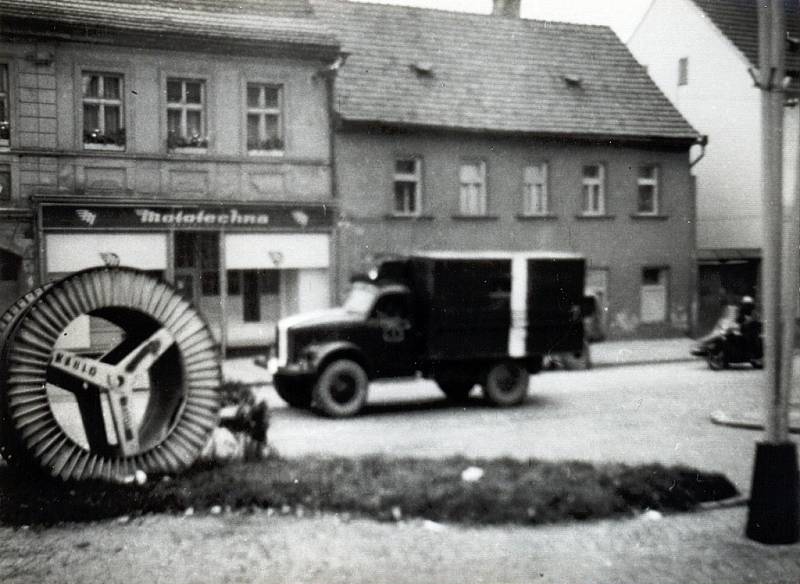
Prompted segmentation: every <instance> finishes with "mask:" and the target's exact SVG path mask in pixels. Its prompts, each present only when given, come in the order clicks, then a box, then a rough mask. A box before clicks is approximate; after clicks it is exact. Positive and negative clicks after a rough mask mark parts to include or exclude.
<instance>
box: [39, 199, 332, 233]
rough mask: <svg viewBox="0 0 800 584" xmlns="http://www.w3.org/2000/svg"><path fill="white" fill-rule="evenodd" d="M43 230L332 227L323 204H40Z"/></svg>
mask: <svg viewBox="0 0 800 584" xmlns="http://www.w3.org/2000/svg"><path fill="white" fill-rule="evenodd" d="M41 212H42V227H43V228H44V229H81V230H86V229H88V230H92V229H98V230H99V229H126V230H129V229H147V230H153V229H164V228H186V229H198V228H200V229H202V228H207V229H219V228H221V227H225V228H230V229H239V228H242V229H252V228H261V229H265V228H266V229H314V228H329V227H331V226H332V225H333V209H332V208H331V207H330V206H328V205H324V204H303V205H259V206H255V205H196V206H194V205H192V206H158V205H141V206H124V207H123V206H102V205H81V206H76V205H61V204H47V203H43V204H42V205H41Z"/></svg>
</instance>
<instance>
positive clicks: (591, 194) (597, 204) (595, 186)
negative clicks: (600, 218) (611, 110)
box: [583, 164, 606, 215]
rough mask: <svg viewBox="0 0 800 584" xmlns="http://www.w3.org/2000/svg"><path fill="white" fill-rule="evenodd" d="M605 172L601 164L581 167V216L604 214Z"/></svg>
mask: <svg viewBox="0 0 800 584" xmlns="http://www.w3.org/2000/svg"><path fill="white" fill-rule="evenodd" d="M605 175H606V172H605V167H604V166H603V165H602V164H587V165H585V166H584V167H583V214H584V215H603V214H604V213H605V212H606V201H605V199H606V187H605V181H606V176H605Z"/></svg>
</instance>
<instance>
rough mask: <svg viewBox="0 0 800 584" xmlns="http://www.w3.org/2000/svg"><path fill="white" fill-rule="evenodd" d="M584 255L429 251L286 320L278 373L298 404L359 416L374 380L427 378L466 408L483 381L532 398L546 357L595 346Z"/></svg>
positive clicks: (501, 394)
mask: <svg viewBox="0 0 800 584" xmlns="http://www.w3.org/2000/svg"><path fill="white" fill-rule="evenodd" d="M584 271H585V262H584V259H583V258H582V257H581V256H579V255H576V254H571V253H562V252H524V253H522V252H475V253H469V252H426V253H420V254H415V255H411V256H409V257H405V258H398V259H392V260H388V261H385V262H382V263H381V264H379V266H378V267H377V269H375V270H373V271H372V273H371V275H370V276H364V277H360V278H354V280H353V283H352V288H351V291H350V294H349V296H348V298H347V300H346V301H345V303H344V305H343V306H341V307H338V308H333V309H329V310H325V311H320V312H314V313H307V314H299V315H294V316H291V317H288V318H284V319H282V320H281V321H280V322H279V323H278V327H277V333H276V347H275V348H274V352H273V358H272V359H270V362H269V367H270V370H271V371H272V372H273V379H274V385H275V389H276V390H277V392H278V394H279V395H280V396H281V398H283V399H284V400H285V401H286V402H287V403H288V404H289V405H291V406H294V407H298V408H309V407H311V408H312V409H313V410H314V411H316V412H317V413H320V414H323V415H326V416H331V417H346V416H352V415H355V414H357V413H358V412H359V411H360V410H361V409H362V408H363V407H364V404H365V402H366V400H367V392H368V388H369V382H370V381H372V380H376V379H387V378H400V377H411V376H416V375H420V374H421V375H422V376H423V377H426V378H429V379H433V380H435V381H436V383H437V384H438V385H439V387H440V388H441V390H442V391H443V392H444V393H445V395H446V396H447V397H448V398H449V399H451V400H454V401H462V400H465V399H466V398H467V396H468V395H469V394H470V392H471V391H472V389H473V388H474V387H475V386H476V385H480V386H481V387H482V389H483V395H484V397H485V399H486V400H487V401H488V402H489V403H491V404H493V405H496V406H513V405H516V404H519V403H521V402H522V401H523V400H524V399H525V397H526V396H527V393H528V381H529V374H534V373H538V372H539V371H540V370H541V368H542V359H543V356H544V355H547V354H550V353H563V352H572V353H575V354H579V353H580V352H581V351H583V350H584V333H583V321H582V318H583V316H585V314H586V312H587V310H590V309H589V308H587V307H588V306H589V304H587V303H586V302H585V299H584V295H583V289H584Z"/></svg>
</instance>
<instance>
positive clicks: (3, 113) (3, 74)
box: [0, 63, 11, 146]
mask: <svg viewBox="0 0 800 584" xmlns="http://www.w3.org/2000/svg"><path fill="white" fill-rule="evenodd" d="M8 104H9V99H8V65H7V64H5V63H0V146H8V139H9V137H10V135H11V122H10V117H11V116H10V115H9V111H8Z"/></svg>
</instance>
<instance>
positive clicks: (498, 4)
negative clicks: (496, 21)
mask: <svg viewBox="0 0 800 584" xmlns="http://www.w3.org/2000/svg"><path fill="white" fill-rule="evenodd" d="M493 2H494V7H493V8H492V14H493V15H495V16H509V17H512V18H519V9H520V4H521V2H522V0H493Z"/></svg>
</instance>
